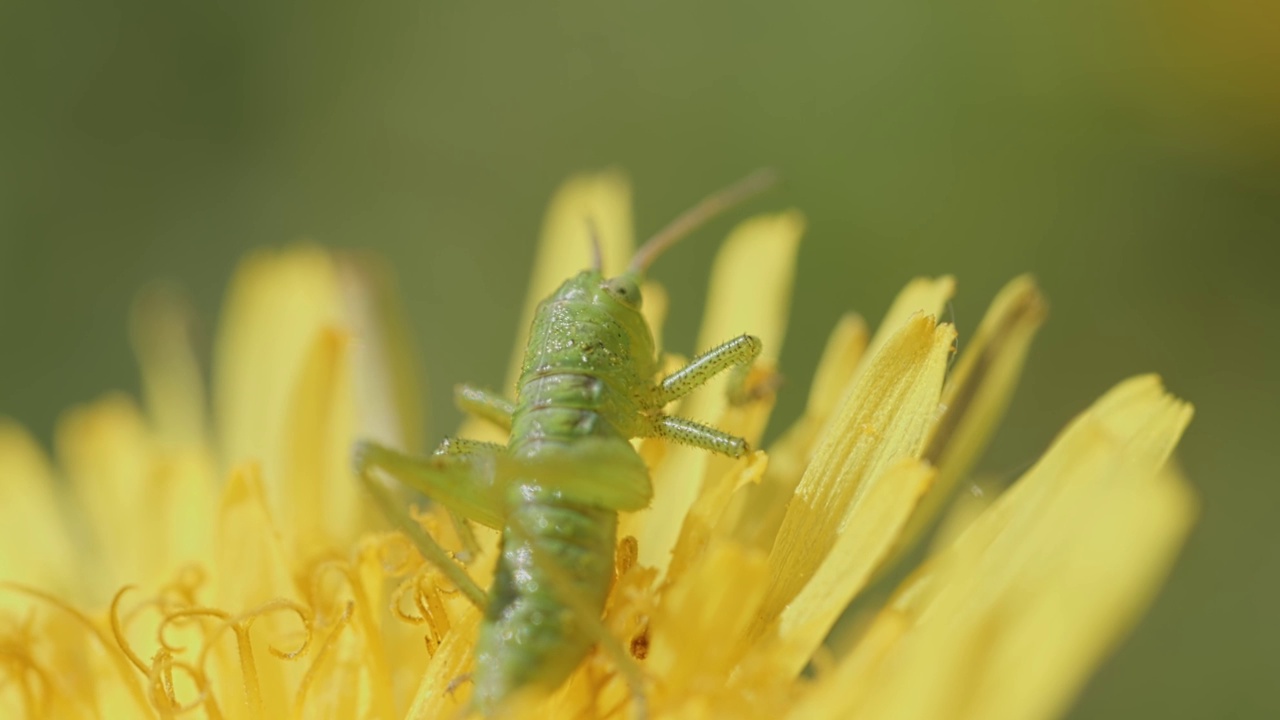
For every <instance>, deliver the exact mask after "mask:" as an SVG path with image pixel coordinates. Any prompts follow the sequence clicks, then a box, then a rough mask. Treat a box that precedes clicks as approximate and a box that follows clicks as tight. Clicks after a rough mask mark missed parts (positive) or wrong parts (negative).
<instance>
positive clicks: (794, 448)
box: [726, 313, 867, 548]
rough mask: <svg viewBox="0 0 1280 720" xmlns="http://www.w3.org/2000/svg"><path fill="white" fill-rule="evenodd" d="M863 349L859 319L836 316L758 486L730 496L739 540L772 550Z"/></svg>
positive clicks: (863, 335) (863, 333)
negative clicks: (804, 399) (803, 400)
mask: <svg viewBox="0 0 1280 720" xmlns="http://www.w3.org/2000/svg"><path fill="white" fill-rule="evenodd" d="M866 347H867V324H866V322H865V321H864V320H863V319H862V317H861V316H859V315H856V314H854V313H849V314H846V315H845V316H843V317H841V318H840V321H839V322H837V323H836V326H835V329H833V330H832V331H831V336H830V337H829V338H828V340H827V345H826V348H825V349H824V350H823V352H822V358H821V359H820V360H819V361H818V368H817V370H816V371H815V372H814V379H813V383H812V384H811V385H810V387H809V401H808V404H807V405H806V406H805V410H804V414H803V415H801V416H800V418H799V419H798V420H796V421H795V423H793V424H792V425H791V427H790V428H788V429H787V431H786V432H785V433H783V434H782V437H781V438H779V439H778V441H777V442H775V443H774V444H773V445H772V446H771V447H770V448H769V468H768V469H767V470H766V471H765V474H764V478H763V479H762V480H761V481H760V484H759V485H757V486H756V487H753V488H749V489H748V491H747V492H743V493H739V494H738V495H736V496H734V500H733V506H732V507H731V508H730V509H729V510H728V511H727V512H726V516H727V519H726V522H727V523H729V524H731V525H732V526H733V530H732V532H733V533H734V535H735V537H737V538H738V539H739V540H740V541H741V542H744V543H746V544H748V545H750V546H752V547H760V548H769V547H772V546H773V540H774V537H775V536H776V535H777V533H778V526H779V525H781V524H782V516H783V514H784V513H785V512H786V509H787V500H788V499H790V497H791V496H792V495H794V494H795V491H796V484H797V483H799V482H800V476H801V475H802V474H803V473H804V469H805V467H807V466H808V465H809V461H810V460H811V459H812V456H813V450H814V447H815V446H816V445H817V441H818V433H819V432H820V431H821V430H822V428H823V427H824V426H825V425H826V424H827V422H828V420H829V419H830V417H831V414H832V413H833V412H835V410H836V403H837V402H838V400H839V399H840V397H841V396H842V395H843V394H844V392H845V388H846V387H847V386H848V383H849V381H850V380H851V379H852V378H853V374H854V371H855V370H856V369H857V367H858V363H859V361H860V359H861V358H862V355H863V352H864V351H865V350H866Z"/></svg>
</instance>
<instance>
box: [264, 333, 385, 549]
mask: <svg viewBox="0 0 1280 720" xmlns="http://www.w3.org/2000/svg"><path fill="white" fill-rule="evenodd" d="M350 347H351V340H350V338H349V337H348V336H347V335H346V333H344V332H342V331H340V330H338V329H336V328H332V327H329V328H324V329H322V330H321V331H320V332H319V333H318V334H317V335H316V336H315V339H314V341H313V342H312V345H311V347H310V349H309V350H308V352H307V355H306V357H305V358H304V359H303V362H302V365H301V367H300V368H299V372H298V374H297V376H296V377H295V378H294V380H293V383H292V384H293V393H292V397H291V398H290V401H289V412H288V414H287V416H286V418H285V436H284V447H285V456H284V457H285V466H284V468H283V472H284V477H283V478H282V480H283V482H281V483H279V484H280V485H282V486H283V487H284V491H285V496H286V497H288V498H289V502H288V503H285V504H284V505H283V506H282V507H281V513H282V515H283V516H282V517H281V529H282V530H283V534H284V536H285V537H287V538H289V539H290V542H292V544H293V555H294V556H295V557H297V558H298V559H299V560H300V561H302V562H307V561H309V560H310V559H311V557H313V556H315V555H319V554H325V553H329V552H332V551H333V550H335V549H337V548H339V547H343V546H345V545H346V544H348V543H349V542H351V541H352V540H354V539H355V535H356V533H357V531H358V530H359V528H360V521H361V520H363V519H364V518H363V516H362V515H363V510H364V495H363V494H362V493H361V492H360V484H359V483H358V482H357V481H356V478H355V476H354V475H353V473H352V472H351V471H350V469H349V468H350V456H351V452H350V449H349V448H350V447H351V445H352V443H353V442H355V428H354V427H353V414H354V412H353V409H352V397H351V386H350V385H351V383H350V377H351V368H350Z"/></svg>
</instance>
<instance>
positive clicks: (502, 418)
mask: <svg viewBox="0 0 1280 720" xmlns="http://www.w3.org/2000/svg"><path fill="white" fill-rule="evenodd" d="M453 404H454V405H456V406H457V407H458V409H459V410H461V411H462V412H464V413H466V414H468V415H473V416H475V417H478V418H480V419H481V420H486V421H488V422H491V423H493V424H494V425H496V426H498V427H499V428H501V429H503V430H508V431H509V430H511V415H512V414H513V413H515V411H516V406H515V404H514V403H512V402H511V401H510V400H508V399H506V398H504V397H502V396H501V395H498V394H496V393H493V392H490V391H488V390H484V389H481V388H478V387H476V386H474V385H467V384H465V383H464V384H462V385H455V386H454V388H453Z"/></svg>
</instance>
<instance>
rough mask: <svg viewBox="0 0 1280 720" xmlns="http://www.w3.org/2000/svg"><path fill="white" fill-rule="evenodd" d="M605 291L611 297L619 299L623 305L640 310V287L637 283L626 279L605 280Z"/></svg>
mask: <svg viewBox="0 0 1280 720" xmlns="http://www.w3.org/2000/svg"><path fill="white" fill-rule="evenodd" d="M604 290H605V292H607V293H609V294H610V295H612V296H614V297H615V298H617V299H618V300H619V301H620V302H621V303H622V304H623V305H627V306H628V307H632V308H636V309H639V308H640V300H641V298H640V287H639V286H637V285H636V283H635V281H633V280H630V279H628V278H625V277H616V278H610V279H608V280H605V282H604Z"/></svg>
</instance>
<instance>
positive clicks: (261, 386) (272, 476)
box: [213, 246, 340, 508]
mask: <svg viewBox="0 0 1280 720" xmlns="http://www.w3.org/2000/svg"><path fill="white" fill-rule="evenodd" d="M339 305H340V294H339V287H338V280H337V273H336V270H335V268H334V263H333V260H332V259H331V258H330V256H329V254H328V253H326V252H324V251H323V250H320V249H319V248H316V247H311V246H299V247H295V248H291V249H288V250H283V251H266V250H264V251H260V252H257V253H254V254H253V255H250V256H249V257H248V258H246V259H245V260H244V261H243V262H241V264H240V267H239V268H238V269H237V271H236V275H235V277H234V278H233V279H232V282H231V287H230V288H229V289H228V291H227V299H226V302H225V304H224V306H223V310H222V322H221V325H220V327H219V331H218V337H217V341H216V346H215V362H214V366H213V377H214V382H213V387H214V409H215V413H216V418H215V419H216V421H217V429H218V440H219V442H220V450H221V453H220V456H221V459H222V463H223V470H224V471H225V470H227V469H229V468H230V467H232V466H235V465H237V464H239V463H243V462H247V461H257V462H259V463H261V465H262V469H263V473H264V476H265V477H266V478H267V479H268V481H269V485H268V492H269V498H270V501H271V507H272V508H281V507H283V506H284V505H285V503H286V502H289V501H291V498H288V497H287V496H286V494H285V492H284V488H283V486H282V484H281V483H279V479H280V478H281V477H283V475H282V473H281V463H282V462H283V458H282V457H281V451H280V449H281V448H282V447H283V446H284V442H283V441H284V432H285V430H284V423H285V417H286V415H287V413H288V412H289V402H290V399H291V398H292V394H293V391H294V388H295V378H296V376H297V373H298V371H299V369H300V368H301V367H302V364H303V362H304V361H305V358H306V356H307V353H308V352H310V350H311V347H312V344H313V343H314V342H315V337H316V335H317V333H319V332H320V330H321V329H322V328H324V327H328V326H332V325H335V324H337V323H338V322H339V315H340V308H339Z"/></svg>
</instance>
